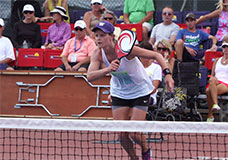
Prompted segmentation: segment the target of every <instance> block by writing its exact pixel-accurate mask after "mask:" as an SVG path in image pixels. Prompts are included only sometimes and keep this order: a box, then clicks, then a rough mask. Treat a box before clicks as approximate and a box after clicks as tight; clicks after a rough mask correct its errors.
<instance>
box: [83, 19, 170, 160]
mask: <svg viewBox="0 0 228 160" xmlns="http://www.w3.org/2000/svg"><path fill="white" fill-rule="evenodd" d="M113 31H114V27H113V25H112V24H111V23H109V22H107V21H101V22H99V23H98V24H97V25H96V27H95V28H94V29H93V32H95V39H96V44H97V46H98V47H97V48H96V49H95V50H94V52H93V54H92V56H91V62H90V66H89V69H88V73H87V78H88V80H89V81H94V80H97V79H99V78H101V77H103V76H105V75H106V74H108V73H110V74H111V75H112V78H111V82H110V86H111V88H110V90H111V91H110V92H111V101H112V114H113V118H114V119H115V120H145V117H146V113H147V109H148V103H149V98H150V94H151V92H152V91H153V85H152V83H151V80H150V79H149V77H148V75H147V73H146V71H145V70H144V67H143V65H142V63H141V62H140V61H139V59H138V58H137V57H144V58H153V59H156V60H157V61H158V63H159V64H160V65H161V66H162V68H163V72H164V74H165V75H166V76H165V82H166V84H167V86H168V88H169V89H170V90H171V91H173V88H174V81H173V79H172V76H171V72H170V70H169V69H168V67H167V65H166V62H165V61H164V59H163V57H162V56H161V54H158V53H156V52H153V51H149V50H146V49H142V48H140V47H137V46H134V47H133V49H132V51H131V54H129V55H128V56H126V57H123V58H122V59H121V60H118V59H117V54H116V52H115V42H114V35H113ZM136 56H137V57H136ZM119 139H120V143H121V145H122V146H123V148H124V149H125V150H126V151H127V153H128V155H129V156H130V158H131V160H136V159H138V157H137V155H136V151H135V149H134V147H133V142H132V140H131V139H133V140H134V141H135V142H136V143H137V144H139V145H140V146H141V148H142V159H143V160H150V159H151V150H150V148H149V147H148V145H147V143H146V137H145V136H143V135H140V134H135V133H126V132H125V133H120V135H119Z"/></svg>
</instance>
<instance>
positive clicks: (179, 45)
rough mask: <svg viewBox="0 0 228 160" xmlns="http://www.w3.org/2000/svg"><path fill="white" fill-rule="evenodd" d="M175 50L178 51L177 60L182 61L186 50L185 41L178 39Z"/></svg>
mask: <svg viewBox="0 0 228 160" xmlns="http://www.w3.org/2000/svg"><path fill="white" fill-rule="evenodd" d="M175 50H176V54H177V59H179V60H182V58H183V50H184V41H183V40H182V39H178V40H177V41H176V43H175Z"/></svg>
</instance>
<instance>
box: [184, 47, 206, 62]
mask: <svg viewBox="0 0 228 160" xmlns="http://www.w3.org/2000/svg"><path fill="white" fill-rule="evenodd" d="M197 54H199V55H202V54H204V53H201V52H198V53H197ZM197 56H198V55H197ZM197 56H196V57H193V56H192V55H191V54H190V53H189V52H188V50H187V49H186V48H185V47H184V50H183V58H182V61H183V62H198V61H199V59H200V58H198V57H197Z"/></svg>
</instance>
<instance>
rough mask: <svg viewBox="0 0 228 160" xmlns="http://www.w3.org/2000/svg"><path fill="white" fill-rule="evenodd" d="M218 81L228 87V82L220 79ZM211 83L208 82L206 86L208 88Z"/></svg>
mask: <svg viewBox="0 0 228 160" xmlns="http://www.w3.org/2000/svg"><path fill="white" fill-rule="evenodd" d="M218 83H219V84H224V85H225V86H227V87H228V84H227V83H225V82H223V81H220V80H218ZM209 85H210V84H208V85H207V86H206V88H208V87H209Z"/></svg>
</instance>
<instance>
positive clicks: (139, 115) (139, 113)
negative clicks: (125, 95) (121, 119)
mask: <svg viewBox="0 0 228 160" xmlns="http://www.w3.org/2000/svg"><path fill="white" fill-rule="evenodd" d="M145 118H146V112H145V111H143V110H141V109H138V108H133V110H132V115H131V120H145ZM130 136H131V138H132V139H133V140H134V141H135V142H136V143H137V144H138V145H140V147H141V148H142V152H146V151H147V150H148V149H149V148H148V146H147V143H146V137H145V135H143V134H142V133H130Z"/></svg>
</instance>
